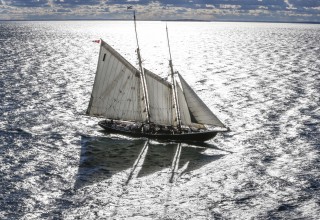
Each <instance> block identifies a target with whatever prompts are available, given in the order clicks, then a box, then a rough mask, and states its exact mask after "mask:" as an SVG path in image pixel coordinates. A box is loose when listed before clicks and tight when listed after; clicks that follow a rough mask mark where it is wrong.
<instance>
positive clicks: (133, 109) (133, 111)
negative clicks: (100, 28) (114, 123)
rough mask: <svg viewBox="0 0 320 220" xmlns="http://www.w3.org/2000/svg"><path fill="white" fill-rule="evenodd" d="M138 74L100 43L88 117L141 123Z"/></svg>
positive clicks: (144, 116)
mask: <svg viewBox="0 0 320 220" xmlns="http://www.w3.org/2000/svg"><path fill="white" fill-rule="evenodd" d="M141 94H142V93H141V86H140V77H139V71H138V70H137V69H136V68H135V67H134V66H132V65H131V64H130V63H129V62H128V61H127V60H125V59H124V58H123V57H122V56H121V55H120V54H119V53H118V52H116V51H115V50H114V49H113V48H112V47H111V46H109V45H108V44H107V43H105V42H104V41H101V47H100V54H99V61H98V67H97V72H96V76H95V81H94V85H93V90H92V94H91V99H90V103H89V106H88V110H87V114H88V115H92V116H102V117H105V118H111V119H121V120H133V121H144V120H145V119H146V115H145V114H143V110H144V109H143V103H142V101H141V100H142V99H141V97H142V95H141Z"/></svg>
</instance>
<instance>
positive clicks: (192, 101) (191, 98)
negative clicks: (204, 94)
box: [178, 74, 225, 128]
mask: <svg viewBox="0 0 320 220" xmlns="http://www.w3.org/2000/svg"><path fill="white" fill-rule="evenodd" d="M178 75H179V79H180V82H181V86H182V89H183V93H184V95H185V98H186V102H187V104H188V108H189V110H190V112H191V114H192V116H193V117H194V119H195V120H196V123H200V124H208V125H214V126H218V127H223V128H225V125H224V124H223V123H222V122H221V121H220V120H219V119H218V118H217V116H215V115H214V114H213V113H212V111H211V110H210V109H209V108H208V106H207V105H206V104H205V103H204V102H203V101H202V100H201V99H200V98H199V96H198V95H197V94H196V93H195V92H194V91H193V89H192V88H191V87H190V86H189V85H188V83H187V82H186V81H185V80H184V79H183V77H182V76H181V75H180V74H178Z"/></svg>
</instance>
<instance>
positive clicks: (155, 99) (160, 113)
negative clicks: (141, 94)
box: [144, 69, 192, 126]
mask: <svg viewBox="0 0 320 220" xmlns="http://www.w3.org/2000/svg"><path fill="white" fill-rule="evenodd" d="M144 70H145V73H146V81H147V87H148V94H149V104H150V117H151V121H152V122H153V123H156V124H162V125H174V126H177V121H176V118H177V117H176V110H175V108H174V103H173V97H172V85H171V84H170V83H169V82H167V81H166V80H164V79H162V78H161V77H159V76H158V75H156V74H154V73H153V72H151V71H150V70H147V69H144ZM177 90H178V96H179V99H178V100H179V107H180V114H181V122H182V124H184V125H191V124H192V123H191V119H190V113H189V109H188V105H187V102H186V99H185V97H184V94H183V92H182V89H181V88H180V86H177Z"/></svg>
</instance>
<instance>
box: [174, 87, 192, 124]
mask: <svg viewBox="0 0 320 220" xmlns="http://www.w3.org/2000/svg"><path fill="white" fill-rule="evenodd" d="M177 92H178V102H179V106H180V118H181V124H183V125H192V122H191V117H190V112H189V108H188V104H187V102H186V98H185V96H184V94H183V92H182V89H181V87H180V86H179V85H178V84H177Z"/></svg>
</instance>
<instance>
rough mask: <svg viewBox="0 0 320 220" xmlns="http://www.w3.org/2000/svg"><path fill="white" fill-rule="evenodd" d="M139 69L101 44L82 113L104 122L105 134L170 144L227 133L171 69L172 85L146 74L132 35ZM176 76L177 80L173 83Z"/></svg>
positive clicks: (102, 123) (224, 127)
mask: <svg viewBox="0 0 320 220" xmlns="http://www.w3.org/2000/svg"><path fill="white" fill-rule="evenodd" d="M134 26H135V34H136V42H137V50H136V52H137V57H138V61H139V70H138V69H137V68H136V67H134V66H133V65H132V64H130V63H129V62H128V61H127V60H126V59H125V58H123V57H122V56H121V55H120V54H119V53H118V52H117V51H116V50H114V49H113V48H112V47H111V46H110V45H109V44H107V43H106V42H105V41H103V40H100V42H101V43H100V53H99V61H98V66H97V71H96V75H95V80H94V84H93V89H92V93H91V98H90V102H89V106H88V109H87V114H88V115H90V116H96V117H102V118H105V119H104V120H103V121H100V122H99V125H100V126H101V127H103V128H104V129H105V130H106V131H108V132H113V133H121V134H125V135H130V136H135V137H148V138H153V139H160V140H170V141H183V142H187V141H206V140H209V139H211V138H213V137H215V136H216V134H217V133H218V132H225V131H228V130H229V129H228V128H227V127H226V126H225V125H224V124H223V123H222V122H221V121H220V120H219V119H218V118H217V117H216V116H215V115H214V114H213V113H212V111H211V110H210V109H209V108H208V106H207V105H206V104H205V103H204V102H203V101H202V100H201V99H200V98H199V96H198V95H197V94H196V93H195V92H194V91H193V89H192V88H191V87H190V86H189V85H188V83H187V82H186V81H185V80H184V79H183V77H182V76H181V75H180V74H179V73H178V72H175V71H174V69H173V64H172V58H171V51H170V43H169V35H168V28H167V27H166V31H167V40H168V48H169V55H170V60H169V67H170V71H171V82H168V81H166V80H164V79H162V78H161V77H159V76H158V75H156V74H155V73H153V72H151V71H149V70H147V69H145V68H144V67H143V65H142V61H141V54H140V48H139V42H138V34H137V30H136V17H135V13H134ZM176 77H178V79H179V82H180V83H178V82H177V81H178V80H177V79H176Z"/></svg>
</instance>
